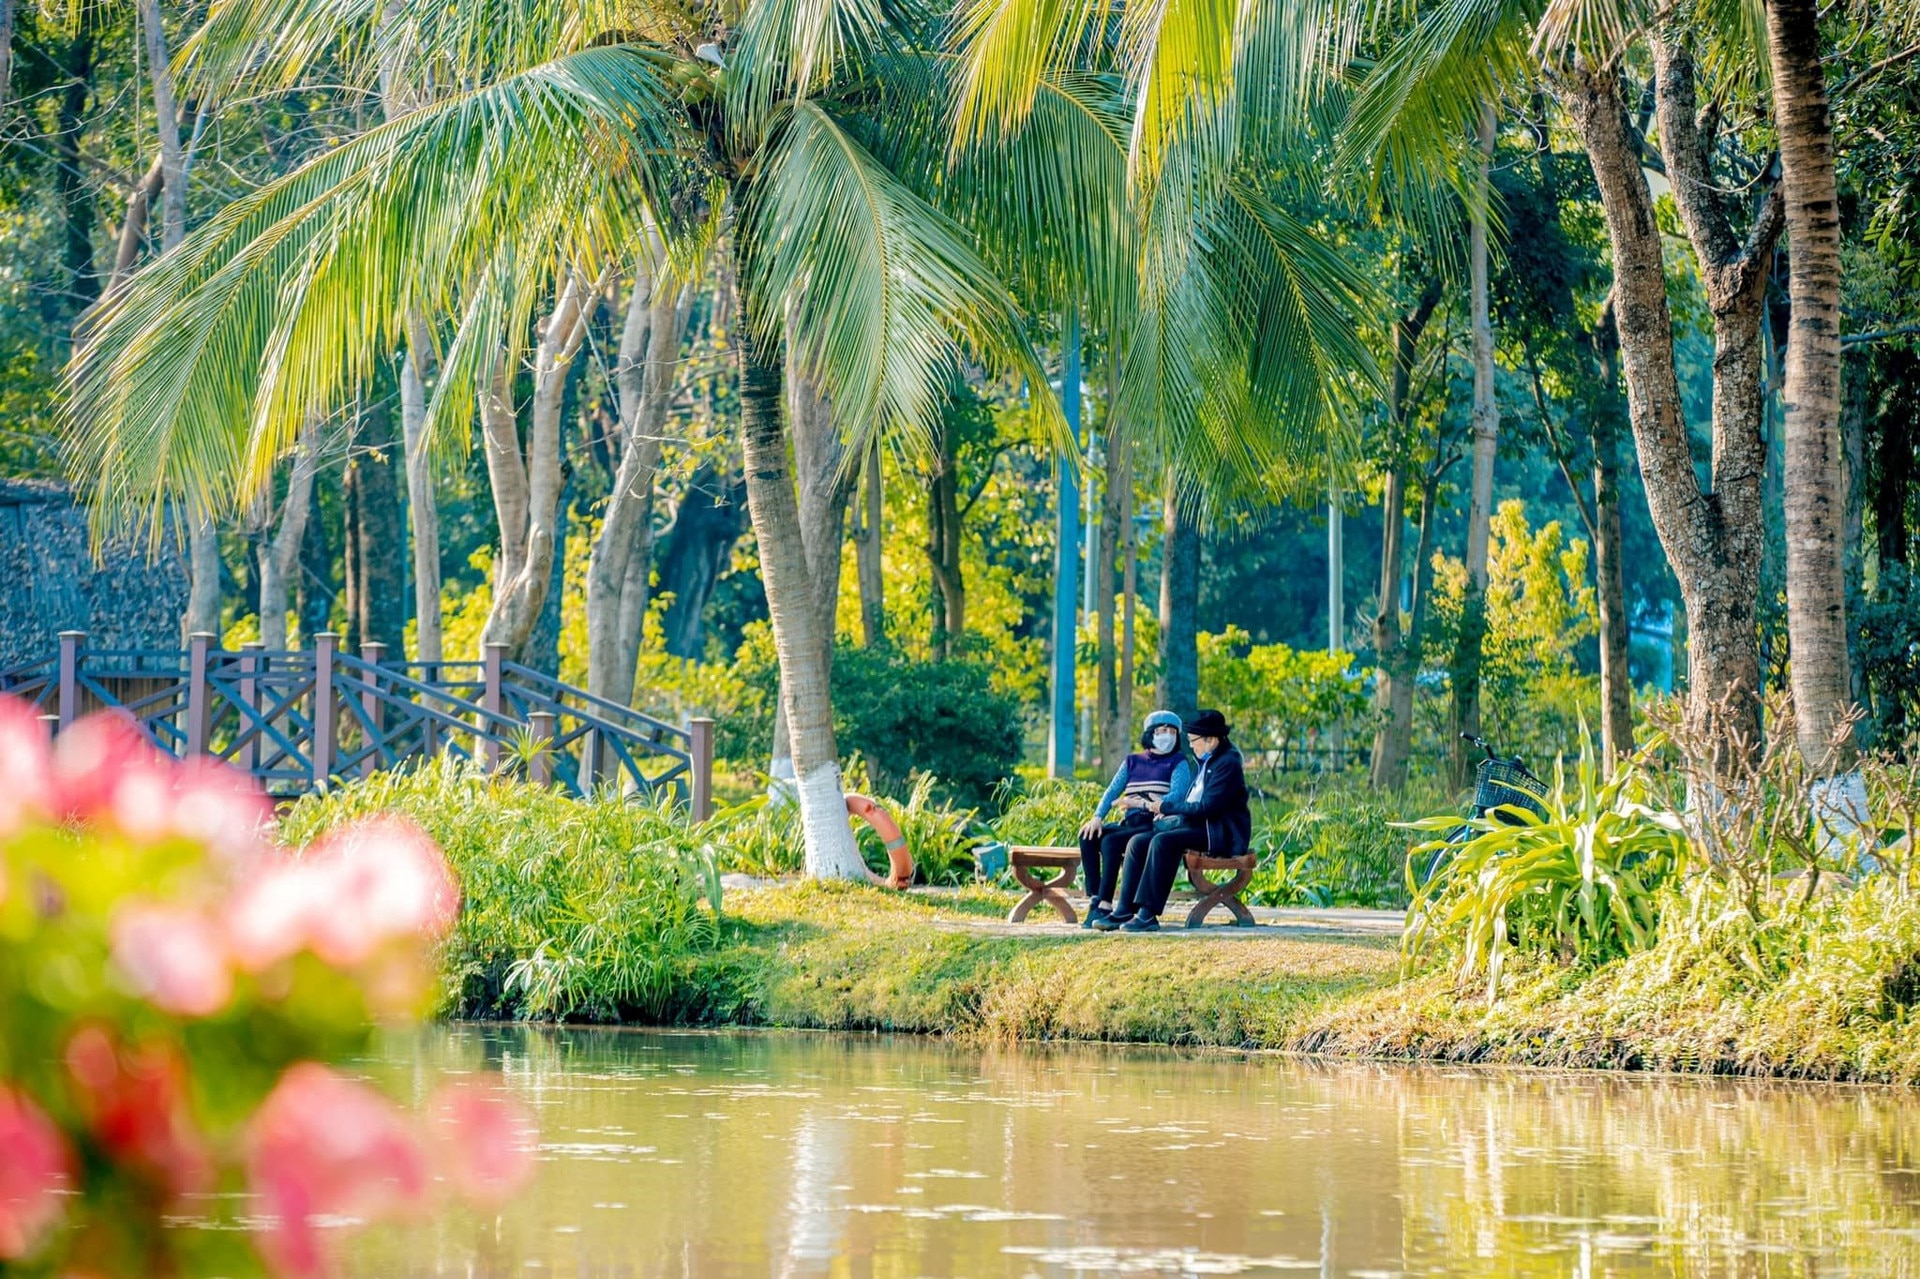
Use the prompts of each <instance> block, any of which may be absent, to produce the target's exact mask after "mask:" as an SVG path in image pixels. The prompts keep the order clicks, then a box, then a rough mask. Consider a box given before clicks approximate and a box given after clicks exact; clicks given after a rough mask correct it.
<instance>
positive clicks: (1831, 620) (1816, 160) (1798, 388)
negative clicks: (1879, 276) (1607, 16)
mask: <svg viewBox="0 0 1920 1279" xmlns="http://www.w3.org/2000/svg"><path fill="white" fill-rule="evenodd" d="M1766 9H1767V48H1768V51H1769V55H1770V58H1771V62H1772V66H1773V117H1774V125H1775V128H1776V129H1777V130H1778V132H1779V136H1780V170H1781V185H1782V186H1783V187H1784V189H1785V192H1786V204H1787V211H1786V217H1787V238H1788V241H1789V243H1790V245H1791V248H1792V259H1791V274H1790V275H1789V277H1788V283H1789V290H1790V296H1791V298H1792V303H1793V311H1792V321H1791V323H1792V337H1791V338H1790V340H1789V341H1788V343H1787V351H1786V357H1787V369H1786V373H1787V384H1786V395H1785V400H1786V430H1785V442H1786V455H1785V459H1784V461H1785V464H1786V467H1785V469H1786V482H1787V490H1786V523H1787V635H1788V642H1789V644H1790V646H1791V649H1792V654H1793V662H1792V680H1793V707H1794V724H1795V729H1796V732H1797V734H1798V738H1799V745H1800V753H1801V755H1802V757H1803V758H1805V760H1806V761H1807V764H1808V765H1809V766H1810V767H1812V768H1814V769H1816V770H1818V771H1819V772H1822V773H1845V772H1847V771H1849V770H1850V769H1851V768H1852V766H1853V760H1854V756H1855V747H1854V743H1853V741H1852V738H1851V735H1850V734H1849V735H1848V736H1847V737H1846V739H1845V740H1839V738H1840V735H1841V734H1842V733H1843V732H1844V731H1845V725H1846V720H1847V713H1848V709H1849V707H1850V706H1851V705H1852V702H1853V675H1852V670H1851V661H1850V657H1849V653H1848V648H1847V593H1846V566H1845V563H1844V562H1843V556H1844V551H1843V548H1842V545H1841V532H1842V528H1843V525H1844V522H1845V519H1846V485H1845V474H1844V469H1843V465H1842V452H1841V440H1840V194H1839V184H1838V181H1837V179H1836V178H1835V175H1834V161H1833V121H1832V119H1831V117H1830V116H1829V114H1828V111H1827V84H1826V78H1825V75H1824V73H1823V72H1822V71H1821V67H1820V10H1819V5H1818V4H1817V3H1815V2H1814V0H1768V3H1767V6H1766ZM1864 798H1865V793H1864V789H1862V791H1861V799H1862V800H1864Z"/></svg>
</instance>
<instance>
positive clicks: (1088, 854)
mask: <svg viewBox="0 0 1920 1279" xmlns="http://www.w3.org/2000/svg"><path fill="white" fill-rule="evenodd" d="M1149 833H1151V832H1150V831H1149V830H1148V828H1147V827H1146V825H1145V824H1143V823H1139V822H1126V823H1122V824H1120V825H1118V826H1113V825H1109V826H1103V827H1101V828H1100V833H1099V834H1098V835H1095V836H1094V837H1093V838H1092V839H1085V838H1083V839H1081V841H1080V869H1081V870H1082V871H1083V872H1084V873H1085V875H1086V879H1085V881H1084V882H1085V883H1086V886H1087V900H1089V901H1096V902H1110V901H1113V900H1114V892H1115V890H1116V888H1117V886H1118V884H1119V882H1120V863H1121V860H1122V859H1123V858H1125V857H1126V855H1127V843H1128V841H1130V840H1132V839H1133V838H1134V837H1135V836H1137V835H1141V834H1149Z"/></svg>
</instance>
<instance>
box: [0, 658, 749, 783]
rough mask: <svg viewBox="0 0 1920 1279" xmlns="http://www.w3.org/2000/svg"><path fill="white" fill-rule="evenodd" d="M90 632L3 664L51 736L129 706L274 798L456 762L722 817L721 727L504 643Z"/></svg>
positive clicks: (166, 744) (152, 729)
mask: <svg viewBox="0 0 1920 1279" xmlns="http://www.w3.org/2000/svg"><path fill="white" fill-rule="evenodd" d="M86 638H87V637H86V635H85V634H84V633H82V632H79V631H63V632H61V633H60V646H59V651H58V653H56V654H54V655H53V656H50V657H47V658H43V659H42V660H40V661H37V662H30V663H28V664H26V665H23V666H16V667H14V668H12V669H10V670H0V693H10V694H12V695H14V696H16V697H21V698H24V699H26V700H27V701H30V702H32V703H34V704H35V705H37V706H38V707H39V708H40V710H41V713H42V717H43V718H45V719H47V720H48V721H49V722H50V723H51V725H52V726H53V728H54V731H55V732H58V731H60V730H63V729H65V728H66V727H67V726H68V725H70V724H72V723H73V722H74V721H75V720H76V719H78V718H79V717H80V716H82V715H84V714H87V713H89V712H91V711H96V710H102V709H106V708H109V707H118V708H119V709H121V710H124V711H126V712H127V713H128V714H129V715H131V716H132V717H133V719H134V721H135V722H136V723H137V724H138V725H139V726H140V728H141V730H142V731H143V732H145V733H146V735H147V737H148V738H149V739H150V740H151V741H152V742H153V744H154V745H155V746H156V747H158V748H159V749H160V750H162V751H165V752H166V753H167V754H169V755H172V756H175V757H176V758H184V757H186V756H189V755H210V756H213V757H215V758H217V759H222V760H227V761H229V762H230V763H232V764H234V765H235V766H236V767H239V768H242V769H244V770H246V771H247V772H249V773H252V774H253V775H254V776H255V777H256V778H258V779H259V780H260V783H261V785H262V786H264V787H265V788H266V790H267V792H268V794H270V795H272V796H274V797H275V798H276V799H292V798H294V797H296V796H298V795H303V794H306V793H308V792H310V791H315V790H320V789H324V788H325V787H327V786H329V785H334V784H337V783H339V782H343V781H348V780H351V779H353V778H356V777H365V776H368V775H370V774H372V773H375V772H378V771H380V770H382V769H391V768H398V767H401V766H403V765H406V764H409V763H414V762H418V761H422V760H427V759H431V758H433V757H435V756H439V755H452V756H454V757H455V758H457V759H463V760H473V761H477V762H478V763H480V764H481V765H483V766H484V767H487V768H490V769H498V770H503V771H511V772H514V773H517V774H519V775H521V776H524V777H526V778H527V779H529V780H530V781H533V782H536V783H539V784H542V785H550V784H559V785H561V786H563V787H565V788H566V789H567V790H568V791H570V792H572V793H573V794H576V795H583V794H586V793H589V792H593V791H599V790H602V789H604V788H612V789H614V790H617V791H619V792H622V793H626V794H630V795H635V796H639V797H642V798H646V799H654V798H657V797H659V796H662V795H670V796H673V797H675V798H677V799H680V800H682V801H684V802H687V803H689V804H690V805H691V806H692V809H693V812H694V815H695V816H696V817H698V818H701V819H703V820H704V819H705V818H706V817H708V816H709V815H711V812H712V804H713V785H712V782H713V721H712V720H710V719H692V720H689V721H688V722H687V723H686V724H685V725H684V726H676V725H674V724H669V723H667V722H666V721H664V720H659V719H655V718H654V717H652V716H651V715H645V714H642V713H641V712H639V711H636V710H633V709H631V708H629V707H626V706H622V705H620V704H619V703H617V702H610V701H607V700H606V699H604V698H600V697H595V696H593V695H592V694H590V693H587V692H584V691H582V690H581V689H578V688H575V687H573V686H572V685H570V684H563V683H561V682H560V681H559V680H557V679H554V678H553V677H551V676H548V675H543V674H541V673H540V672H539V671H536V670H532V669H530V668H528V667H525V666H521V665H520V664H518V663H516V662H509V661H507V660H505V657H504V647H503V646H502V645H498V644H491V645H488V646H487V648H486V652H485V655H484V656H483V657H482V659H481V660H480V661H477V662H409V661H407V660H405V659H404V658H401V659H391V658H389V657H388V656H387V651H386V646H385V645H384V644H364V645H362V646H361V648H360V653H359V655H358V656H355V655H353V654H350V653H346V652H343V651H341V649H340V641H339V637H338V636H337V635H332V634H320V635H316V636H314V637H313V647H312V648H311V649H306V650H301V651H293V652H268V651H266V650H265V649H263V648H262V647H261V646H260V645H259V644H243V645H241V647H240V648H239V650H238V651H234V650H229V649H223V648H221V647H219V641H218V638H217V637H216V636H213V635H207V634H200V635H194V636H193V637H192V638H191V639H190V641H189V643H188V647H187V648H186V650H185V651H178V650H175V651H162V650H130V649H128V650H122V649H95V648H88V647H87V643H86Z"/></svg>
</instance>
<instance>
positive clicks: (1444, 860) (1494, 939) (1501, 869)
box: [1402, 742, 1691, 1002]
mask: <svg viewBox="0 0 1920 1279" xmlns="http://www.w3.org/2000/svg"><path fill="white" fill-rule="evenodd" d="M1658 746H1659V743H1658V742H1656V743H1654V744H1652V745H1650V746H1649V747H1648V748H1647V750H1646V751H1643V752H1642V754H1641V756H1639V757H1637V758H1636V759H1635V761H1633V762H1631V763H1623V764H1622V765H1621V766H1620V767H1619V768H1618V769H1617V770H1616V771H1615V773H1614V776H1613V778H1612V779H1611V780H1608V781H1604V782H1603V781H1602V780H1601V778H1600V773H1599V765H1598V763H1597V761H1596V760H1595V758H1594V752H1593V748H1592V745H1591V743H1589V744H1588V745H1587V746H1585V747H1584V748H1583V749H1582V750H1581V752H1580V759H1579V762H1578V764H1577V765H1576V766H1575V768H1574V770H1573V775H1572V777H1571V778H1569V777H1568V775H1567V769H1566V764H1565V760H1564V759H1561V760H1557V761H1556V762H1555V765H1554V780H1553V786H1552V788H1551V790H1550V791H1549V793H1548V795H1547V797H1546V799H1545V801H1544V807H1545V808H1546V815H1545V816H1544V817H1542V816H1539V815H1537V814H1534V813H1530V812H1526V811H1524V810H1521V809H1517V808H1502V809H1498V810H1496V811H1495V812H1493V813H1491V814H1489V815H1487V816H1485V817H1481V818H1475V819H1472V820H1470V821H1466V822H1465V825H1467V826H1468V827H1469V828H1470V829H1471V831H1472V834H1471V836H1470V837H1469V838H1467V839H1466V840H1465V841H1463V842H1462V843H1459V844H1450V843H1448V841H1447V840H1446V839H1445V838H1444V837H1442V838H1438V839H1434V840H1431V841H1429V842H1426V843H1423V844H1420V845H1419V846H1417V847H1415V848H1414V849H1413V850H1412V852H1411V853H1409V855H1408V858H1407V883H1408V888H1409V891H1410V893H1411V895H1412V899H1413V901H1412V904H1411V905H1410V906H1409V907H1408V909H1407V928H1406V932H1405V935H1404V937H1403V940H1402V946H1403V948H1404V951H1405V954H1406V955H1407V957H1408V959H1409V960H1410V961H1411V960H1412V959H1413V958H1414V957H1416V956H1418V955H1420V954H1422V953H1423V952H1425V951H1428V950H1430V949H1434V948H1439V947H1444V948H1446V949H1448V950H1451V951H1452V952H1453V954H1454V956H1455V962H1456V971H1457V973H1458V975H1459V977H1460V978H1461V979H1462V980H1470V979H1473V978H1476V977H1480V976H1484V977H1485V979H1486V983H1487V998H1488V1000H1489V1002H1491V1001H1492V1000H1494V999H1496V998H1498V996H1499V989H1500V974H1501V970H1502V968H1503V967H1504V965H1505V962H1506V959H1507V956H1508V954H1509V953H1510V952H1511V951H1514V950H1547V951H1551V952H1553V953H1555V954H1557V955H1559V956H1560V957H1562V958H1564V959H1569V960H1577V961H1581V962H1588V963H1594V962H1600V961H1604V960H1607V959H1611V958H1614V957H1616V956H1619V955H1623V954H1631V953H1634V952H1637V951H1642V950H1645V949H1647V948H1648V947H1649V946H1651V945H1652V944H1653V943H1654V941H1655V940H1656V937H1657V931H1658V924H1659V919H1660V902H1661V894H1662V891H1663V890H1664V889H1665V888H1666V887H1667V886H1668V885H1670V884H1671V883H1673V882H1674V880H1675V879H1676V878H1677V877H1678V875H1679V874H1680V873H1681V871H1682V870H1683V869H1684V868H1685V867H1687V866H1688V865H1689V864H1690V863H1691V858H1690V856H1689V848H1688V843H1687V837H1686V828H1685V825H1684V823H1683V821H1682V819H1681V818H1680V816H1679V815H1678V814H1675V813H1673V812H1670V811H1665V810H1662V809H1656V808H1654V807H1651V806H1649V804H1648V803H1647V799H1648V790H1647V778H1646V775H1645V772H1644V767H1643V765H1644V760H1645V758H1646V755H1647V754H1648V753H1649V752H1651V751H1653V750H1656V749H1657V748H1658ZM1509 823H1512V824H1509ZM1462 824H1463V819H1461V818H1459V817H1457V816H1453V815H1451V814H1445V815H1441V816H1436V817H1428V818H1424V819H1422V820H1420V821H1417V822H1411V823H1408V824H1407V825H1408V828H1409V829H1413V830H1424V831H1432V832H1435V833H1436V834H1438V833H1442V832H1447V831H1451V830H1454V829H1456V828H1458V827H1459V826H1461V825H1462ZM1435 854H1439V859H1438V865H1437V867H1436V868H1435V869H1434V871H1433V873H1432V875H1431V877H1429V878H1428V879H1427V881H1426V882H1425V883H1424V884H1422V883H1419V882H1417V876H1416V873H1415V868H1416V866H1424V865H1426V864H1428V862H1429V861H1430V860H1432V859H1433V858H1434V856H1435Z"/></svg>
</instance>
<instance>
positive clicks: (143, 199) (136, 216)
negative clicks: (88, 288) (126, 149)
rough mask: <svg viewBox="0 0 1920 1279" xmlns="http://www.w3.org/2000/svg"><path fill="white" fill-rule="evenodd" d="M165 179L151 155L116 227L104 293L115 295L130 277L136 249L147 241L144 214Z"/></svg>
mask: <svg viewBox="0 0 1920 1279" xmlns="http://www.w3.org/2000/svg"><path fill="white" fill-rule="evenodd" d="M165 178H166V169H165V168H164V167H163V166H162V164H161V157H160V156H159V155H158V154H155V156H154V157H153V163H152V164H150V165H148V166H147V172H146V175H145V176H144V177H142V178H141V179H140V181H139V182H137V183H135V184H134V188H133V190H132V191H131V192H130V193H129V194H128V196H127V216H126V219H125V220H124V221H122V222H121V223H120V234H119V235H118V236H116V237H115V240H114V251H113V270H112V272H111V273H110V274H109V275H108V276H107V292H109V293H114V292H118V291H119V288H120V286H121V285H122V284H124V283H126V280H127V277H128V276H130V275H132V274H133V267H134V263H135V262H137V261H139V258H140V245H141V243H142V242H143V241H144V240H145V239H146V237H147V220H148V214H149V213H150V212H151V210H152V208H153V197H154V196H156V195H158V194H159V193H160V183H161V182H162V181H164V180H165Z"/></svg>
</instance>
